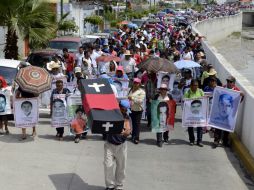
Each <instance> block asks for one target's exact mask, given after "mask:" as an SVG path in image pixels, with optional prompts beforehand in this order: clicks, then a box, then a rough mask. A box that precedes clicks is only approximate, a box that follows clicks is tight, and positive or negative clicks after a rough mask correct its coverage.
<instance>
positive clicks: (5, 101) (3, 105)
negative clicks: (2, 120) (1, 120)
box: [0, 89, 12, 115]
mask: <svg viewBox="0 0 254 190" xmlns="http://www.w3.org/2000/svg"><path fill="white" fill-rule="evenodd" d="M10 97H11V93H10V91H9V90H8V89H5V90H0V115H8V114H11V113H12V110H11V100H10Z"/></svg>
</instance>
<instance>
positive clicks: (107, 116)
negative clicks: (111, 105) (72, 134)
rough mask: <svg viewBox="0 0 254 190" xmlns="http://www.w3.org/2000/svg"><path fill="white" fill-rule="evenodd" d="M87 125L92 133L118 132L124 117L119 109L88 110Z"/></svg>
mask: <svg viewBox="0 0 254 190" xmlns="http://www.w3.org/2000/svg"><path fill="white" fill-rule="evenodd" d="M88 125H89V127H90V128H91V131H92V133H93V134H120V133H121V132H122V130H123V127H124V118H123V116H122V113H121V112H120V110H117V109H115V110H96V109H92V110H90V113H89V115H88Z"/></svg>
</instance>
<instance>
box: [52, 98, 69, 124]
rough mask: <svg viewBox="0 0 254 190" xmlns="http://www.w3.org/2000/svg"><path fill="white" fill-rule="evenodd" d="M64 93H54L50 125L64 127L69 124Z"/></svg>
mask: <svg viewBox="0 0 254 190" xmlns="http://www.w3.org/2000/svg"><path fill="white" fill-rule="evenodd" d="M65 97H66V95H65V94H54V95H53V102H52V116H51V126H52V127H55V128H58V127H65V126H68V125H69V121H68V118H67V111H66V100H65Z"/></svg>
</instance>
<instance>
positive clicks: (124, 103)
mask: <svg viewBox="0 0 254 190" xmlns="http://www.w3.org/2000/svg"><path fill="white" fill-rule="evenodd" d="M119 105H120V106H121V107H123V108H125V109H130V107H131V106H130V102H129V101H128V100H121V101H120V102H119Z"/></svg>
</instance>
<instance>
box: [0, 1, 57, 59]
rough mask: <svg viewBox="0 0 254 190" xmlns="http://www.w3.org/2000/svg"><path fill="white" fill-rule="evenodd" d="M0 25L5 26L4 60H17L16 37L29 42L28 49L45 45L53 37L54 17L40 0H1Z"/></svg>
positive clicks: (48, 7) (54, 30) (48, 6)
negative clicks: (6, 29)
mask: <svg viewBox="0 0 254 190" xmlns="http://www.w3.org/2000/svg"><path fill="white" fill-rule="evenodd" d="M0 25H2V26H6V27H7V28H8V32H7V35H6V46H5V50H4V51H5V58H9V59H17V58H18V48H17V36H19V37H21V38H22V39H24V40H27V41H28V42H29V46H30V48H35V47H38V46H42V45H45V44H47V42H48V40H49V39H51V38H52V37H54V36H55V33H56V29H57V25H56V15H55V12H54V10H53V8H52V7H51V5H50V4H49V3H46V2H44V1H42V0H1V1H0Z"/></svg>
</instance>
